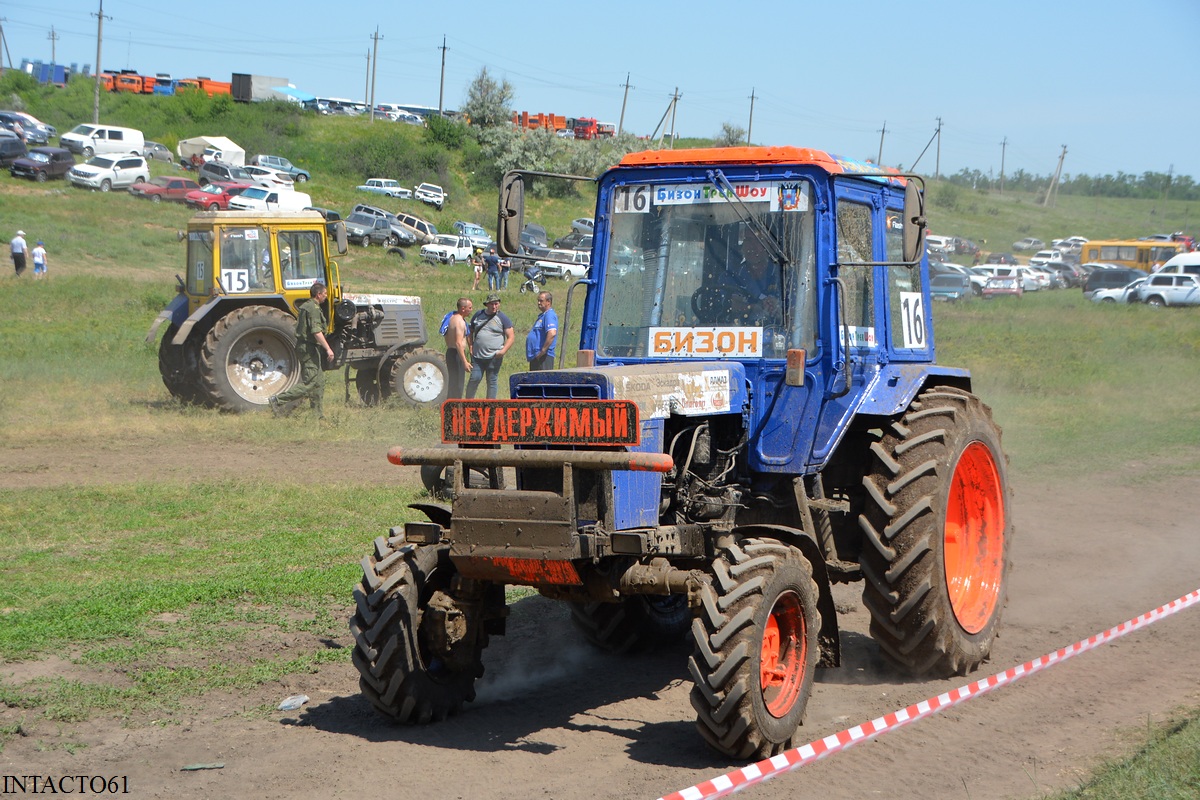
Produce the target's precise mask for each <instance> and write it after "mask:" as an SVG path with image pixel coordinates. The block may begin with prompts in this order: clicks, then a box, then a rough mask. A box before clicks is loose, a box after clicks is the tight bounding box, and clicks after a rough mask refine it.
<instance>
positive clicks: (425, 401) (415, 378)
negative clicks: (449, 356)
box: [386, 347, 450, 408]
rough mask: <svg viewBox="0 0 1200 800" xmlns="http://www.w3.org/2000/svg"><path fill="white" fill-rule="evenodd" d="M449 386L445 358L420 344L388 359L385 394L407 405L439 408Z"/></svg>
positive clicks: (448, 374)
mask: <svg viewBox="0 0 1200 800" xmlns="http://www.w3.org/2000/svg"><path fill="white" fill-rule="evenodd" d="M449 388H450V373H449V371H448V370H447V368H446V359H445V358H444V357H443V356H442V354H441V353H439V352H437V351H436V350H430V349H429V348H427V347H420V348H417V349H415V350H410V351H409V352H407V353H404V354H402V355H400V356H398V357H397V358H396V359H395V360H394V361H393V362H392V369H391V373H390V377H389V379H388V382H387V387H386V389H387V393H388V395H389V396H390V395H395V396H396V397H397V398H398V399H399V400H400V402H402V403H404V404H405V405H407V406H429V407H433V408H436V407H439V406H441V404H442V401H443V400H445V399H446V392H447V391H448V390H449Z"/></svg>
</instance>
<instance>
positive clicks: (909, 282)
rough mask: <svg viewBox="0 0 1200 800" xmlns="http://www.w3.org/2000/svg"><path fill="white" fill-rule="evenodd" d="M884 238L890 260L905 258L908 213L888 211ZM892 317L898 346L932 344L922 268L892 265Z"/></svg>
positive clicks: (912, 347) (921, 347) (894, 341)
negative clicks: (926, 321) (928, 336)
mask: <svg viewBox="0 0 1200 800" xmlns="http://www.w3.org/2000/svg"><path fill="white" fill-rule="evenodd" d="M883 240H884V243H885V245H886V246H887V260H888V261H892V262H902V261H904V212H903V211H902V210H901V209H899V208H889V209H888V210H887V229H886V230H885V231H884V235H883ZM887 278H888V312H889V313H888V316H889V318H890V320H891V324H890V326H889V327H890V332H891V338H892V347H893V348H894V349H901V348H902V349H909V350H924V349H926V348H928V346H929V343H928V341H927V340H926V338H925V327H924V324H923V320H924V316H925V315H924V313H923V310H922V308H921V304H922V303H923V302H924V301H923V299H922V298H923V289H924V287H923V286H922V285H921V268H920V267H919V266H917V267H900V266H896V267H888V268H887Z"/></svg>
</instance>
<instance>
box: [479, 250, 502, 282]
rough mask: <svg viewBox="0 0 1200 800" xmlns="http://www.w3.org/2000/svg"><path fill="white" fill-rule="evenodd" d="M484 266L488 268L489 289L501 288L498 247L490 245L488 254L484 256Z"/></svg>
mask: <svg viewBox="0 0 1200 800" xmlns="http://www.w3.org/2000/svg"><path fill="white" fill-rule="evenodd" d="M483 268H484V269H486V270H487V278H488V289H489V290H490V291H495V290H497V289H499V288H500V256H498V255H496V248H495V247H489V248H488V251H487V255H485V256H484V257H483Z"/></svg>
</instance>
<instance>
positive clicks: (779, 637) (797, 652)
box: [759, 592, 808, 718]
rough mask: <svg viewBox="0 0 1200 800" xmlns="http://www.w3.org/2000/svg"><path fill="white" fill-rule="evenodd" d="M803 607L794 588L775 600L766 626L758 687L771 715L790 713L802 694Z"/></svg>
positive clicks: (805, 651) (805, 647)
mask: <svg viewBox="0 0 1200 800" xmlns="http://www.w3.org/2000/svg"><path fill="white" fill-rule="evenodd" d="M806 633H807V630H806V626H805V622H804V609H803V607H802V606H801V604H800V598H799V597H798V596H797V595H796V593H795V592H787V593H785V594H782V595H780V596H779V597H778V598H777V599H776V600H775V605H774V606H772V607H771V613H770V614H769V615H768V616H767V623H766V625H765V626H764V628H763V637H762V649H761V653H760V658H759V688H760V689H761V690H762V697H763V704H764V705H765V706H766V708H767V712H768V713H770V714H771V716H773V717H776V718H780V717H784V716H787V713H788V712H789V711H791V709H792V707H793V706H794V705H795V704H796V698H798V697H799V696H800V687H801V686H803V685H804V670H805V665H806V663H807V661H808V659H807V655H808V638H807V636H806V635H805V634H806Z"/></svg>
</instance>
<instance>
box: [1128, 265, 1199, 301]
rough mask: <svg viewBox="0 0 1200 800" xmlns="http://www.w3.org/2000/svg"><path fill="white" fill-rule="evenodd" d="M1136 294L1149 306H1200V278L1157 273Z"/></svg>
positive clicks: (1143, 283) (1149, 277)
mask: <svg viewBox="0 0 1200 800" xmlns="http://www.w3.org/2000/svg"><path fill="white" fill-rule="evenodd" d="M1136 293H1137V299H1138V300H1140V301H1142V302H1143V303H1145V304H1146V305H1149V306H1200V278H1198V277H1196V276H1195V275H1178V274H1170V275H1163V274H1162V273H1155V274H1153V275H1150V276H1148V277H1147V278H1146V279H1145V280H1144V281H1143V282H1142V285H1141V286H1139V287H1138V288H1137V290H1136Z"/></svg>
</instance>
